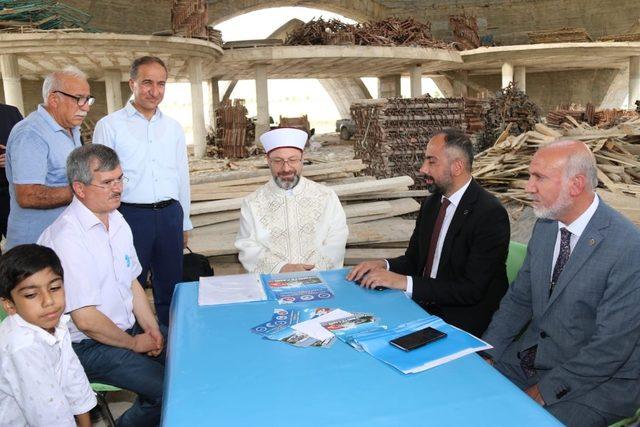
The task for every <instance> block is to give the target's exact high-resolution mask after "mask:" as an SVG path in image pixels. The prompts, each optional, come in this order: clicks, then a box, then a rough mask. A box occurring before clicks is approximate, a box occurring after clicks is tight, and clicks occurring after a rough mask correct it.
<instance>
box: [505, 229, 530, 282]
mask: <svg viewBox="0 0 640 427" xmlns="http://www.w3.org/2000/svg"><path fill="white" fill-rule="evenodd" d="M526 255H527V245H525V244H524V243H518V242H514V241H513V240H512V241H510V242H509V255H508V256H507V279H508V280H509V284H511V283H513V281H514V280H516V276H518V271H520V267H522V263H523V262H524V257H525V256H526Z"/></svg>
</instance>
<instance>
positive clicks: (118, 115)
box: [96, 108, 129, 126]
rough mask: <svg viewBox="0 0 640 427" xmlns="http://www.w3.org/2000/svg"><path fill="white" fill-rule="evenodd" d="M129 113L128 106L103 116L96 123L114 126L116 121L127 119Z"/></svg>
mask: <svg viewBox="0 0 640 427" xmlns="http://www.w3.org/2000/svg"><path fill="white" fill-rule="evenodd" d="M128 117H129V115H128V114H127V109H126V108H121V109H119V110H117V111H114V112H113V113H109V114H107V115H106V116H104V117H102V118H101V119H100V120H98V122H97V123H96V126H98V125H100V126H113V125H114V124H115V123H118V122H121V121H125V120H126V119H127V118H128Z"/></svg>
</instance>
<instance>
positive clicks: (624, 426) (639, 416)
mask: <svg viewBox="0 0 640 427" xmlns="http://www.w3.org/2000/svg"><path fill="white" fill-rule="evenodd" d="M638 421H640V409H638V410H637V411H636V414H635V415H634V416H632V417H629V418H625V419H624V420H620V421H617V422H615V423H613V424H611V425H610V426H609V427H628V426H631V425H632V424H634V423H637V422H638Z"/></svg>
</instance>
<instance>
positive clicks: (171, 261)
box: [93, 56, 193, 325]
mask: <svg viewBox="0 0 640 427" xmlns="http://www.w3.org/2000/svg"><path fill="white" fill-rule="evenodd" d="M130 77H131V78H130V80H129V87H130V88H131V91H132V93H133V100H132V101H131V102H129V103H127V105H126V106H125V107H124V108H123V109H122V110H119V111H116V112H115V113H112V114H109V115H108V116H106V117H104V118H102V119H101V120H100V121H99V122H98V124H97V125H96V129H95V132H94V134H93V142H94V143H96V144H104V145H107V146H109V147H111V148H113V149H114V150H115V151H116V153H118V157H119V158H120V162H121V165H122V169H123V171H124V175H125V176H126V177H127V179H128V183H127V186H126V187H125V189H124V193H123V194H122V204H121V206H120V209H119V210H120V212H121V213H122V215H123V216H124V218H125V219H126V221H127V222H128V223H129V226H130V227H131V230H132V231H133V243H134V245H135V248H136V252H137V254H138V259H139V260H140V264H141V266H142V273H141V274H140V276H139V277H138V280H139V281H140V283H143V284H144V283H146V282H147V275H148V273H149V271H151V275H152V276H151V277H152V285H153V298H154V303H155V306H156V312H157V314H158V319H159V320H160V323H162V324H164V325H168V324H169V306H170V304H171V297H172V295H173V288H174V286H175V284H176V283H178V282H180V281H181V280H182V250H183V248H184V246H186V243H187V239H188V230H191V229H192V228H193V227H192V226H191V221H190V220H189V208H190V204H191V195H190V187H189V163H188V160H187V146H186V144H185V140H184V132H183V130H182V127H181V126H180V124H179V123H178V122H177V121H175V120H174V119H172V118H171V117H168V116H166V115H165V114H163V113H162V112H161V111H160V109H159V108H158V105H159V104H160V102H162V99H163V98H164V89H165V84H166V81H167V68H166V66H165V65H164V62H162V60H161V59H160V58H156V57H152V56H144V57H141V58H138V59H136V60H135V61H134V62H133V64H132V65H131V72H130Z"/></svg>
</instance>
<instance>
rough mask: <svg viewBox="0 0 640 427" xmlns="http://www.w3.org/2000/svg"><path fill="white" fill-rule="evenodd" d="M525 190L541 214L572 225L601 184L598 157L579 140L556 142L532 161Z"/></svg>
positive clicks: (542, 216)
mask: <svg viewBox="0 0 640 427" xmlns="http://www.w3.org/2000/svg"><path fill="white" fill-rule="evenodd" d="M529 172H530V176H529V181H528V182H527V187H526V190H527V192H528V193H529V194H530V195H531V198H532V200H533V208H534V212H535V214H536V215H537V216H538V217H541V218H548V219H554V220H559V221H562V222H563V223H565V224H570V223H571V222H573V220H575V219H576V218H577V217H578V216H580V215H581V214H582V213H583V212H584V211H585V210H586V209H587V208H588V207H589V205H590V204H591V202H592V201H593V197H594V191H595V188H596V186H597V185H598V178H597V169H596V163H595V159H594V157H593V154H592V153H591V151H590V150H589V148H588V147H587V146H586V145H585V144H584V143H583V142H580V141H557V142H553V143H551V144H548V145H545V146H544V147H542V148H540V149H539V150H538V152H537V153H536V154H535V155H534V156H533V159H532V160H531V166H530V167H529Z"/></svg>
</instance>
